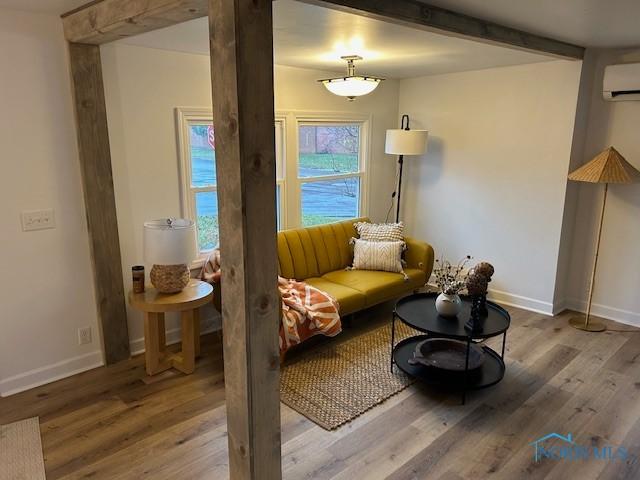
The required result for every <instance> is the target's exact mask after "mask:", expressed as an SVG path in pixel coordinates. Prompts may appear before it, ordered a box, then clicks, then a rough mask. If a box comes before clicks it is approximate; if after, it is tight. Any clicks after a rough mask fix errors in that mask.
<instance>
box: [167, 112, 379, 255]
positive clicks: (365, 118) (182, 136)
mask: <svg viewBox="0 0 640 480" xmlns="http://www.w3.org/2000/svg"><path fill="white" fill-rule="evenodd" d="M175 119H176V132H177V151H178V173H179V180H180V212H181V215H182V216H183V217H184V218H189V219H192V220H194V221H196V222H197V217H196V202H195V198H196V194H197V193H199V192H217V188H218V187H217V184H216V185H213V186H207V187H193V186H192V184H191V180H192V177H191V175H192V172H191V144H190V141H189V138H190V137H189V135H190V132H189V128H190V127H191V126H192V125H209V124H212V125H213V113H212V110H211V109H210V108H204V107H202V108H199V107H176V108H175ZM371 123H372V116H371V115H367V114H357V113H350V112H311V111H299V110H287V111H276V114H275V118H274V125H275V124H280V125H281V135H280V139H279V140H278V138H276V144H278V143H279V145H280V151H281V155H280V159H278V158H276V162H278V161H279V160H281V165H280V172H281V177H278V173H279V170H278V169H277V170H276V186H277V187H278V186H279V187H280V205H279V209H280V211H279V218H280V225H279V228H280V229H281V230H285V229H289V228H297V227H300V226H302V185H303V184H305V183H311V182H319V181H326V180H336V179H342V178H354V177H357V178H359V179H360V190H359V198H358V210H359V215H360V216H361V217H366V216H368V214H369V211H368V208H369V162H370V158H369V157H370V151H371V148H370V147H371V135H370V131H371ZM340 124H358V125H359V126H360V145H359V152H358V153H359V155H358V157H359V158H358V172H354V173H344V174H336V175H324V176H318V177H299V176H298V166H299V160H300V159H299V150H298V148H299V133H300V126H303V125H340ZM214 129H215V126H214ZM274 131H275V130H274ZM275 133H276V135H277V131H275ZM216 181H217V175H216ZM210 252H211V250H201V251H200V252H199V259H198V260H197V261H196V262H194V265H193V266H194V267H197V266H202V263H203V262H204V259H205V258H206V257H207V255H208V254H209V253H210Z"/></svg>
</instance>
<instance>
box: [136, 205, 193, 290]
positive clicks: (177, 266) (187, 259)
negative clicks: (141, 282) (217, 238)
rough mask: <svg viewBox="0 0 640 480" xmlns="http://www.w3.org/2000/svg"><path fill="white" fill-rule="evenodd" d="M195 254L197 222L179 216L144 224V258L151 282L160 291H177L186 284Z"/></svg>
mask: <svg viewBox="0 0 640 480" xmlns="http://www.w3.org/2000/svg"><path fill="white" fill-rule="evenodd" d="M197 256H198V249H197V246H196V225H195V223H194V222H192V221H191V220H185V219H182V218H163V219H160V220H152V221H149V222H145V223H144V260H145V262H146V263H147V264H151V265H153V267H152V268H151V274H150V277H151V284H152V285H153V286H154V287H155V288H156V290H157V291H158V292H160V293H177V292H180V291H182V289H184V287H186V286H187V284H188V283H189V279H190V278H191V272H190V270H189V264H190V263H191V262H192V261H193V260H194V259H195V258H196V257H197Z"/></svg>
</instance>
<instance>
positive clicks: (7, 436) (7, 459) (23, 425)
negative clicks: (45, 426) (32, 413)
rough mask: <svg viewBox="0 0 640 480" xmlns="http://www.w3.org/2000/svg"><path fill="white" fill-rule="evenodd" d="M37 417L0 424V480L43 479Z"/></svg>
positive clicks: (42, 460) (42, 461)
mask: <svg viewBox="0 0 640 480" xmlns="http://www.w3.org/2000/svg"><path fill="white" fill-rule="evenodd" d="M45 478H46V477H45V474H44V457H43V455H42V441H41V440H40V422H39V421H38V417H33V418H28V419H27V420H22V421H20V422H16V423H10V424H9V425H0V480H45Z"/></svg>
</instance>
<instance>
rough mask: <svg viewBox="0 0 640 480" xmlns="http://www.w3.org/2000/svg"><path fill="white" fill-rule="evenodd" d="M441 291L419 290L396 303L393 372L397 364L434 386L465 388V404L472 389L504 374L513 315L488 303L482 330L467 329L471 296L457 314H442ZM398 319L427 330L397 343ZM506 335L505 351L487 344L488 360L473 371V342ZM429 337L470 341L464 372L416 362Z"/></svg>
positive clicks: (392, 358) (498, 379)
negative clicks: (418, 349) (438, 299)
mask: <svg viewBox="0 0 640 480" xmlns="http://www.w3.org/2000/svg"><path fill="white" fill-rule="evenodd" d="M437 296H438V294H437V293H418V294H415V295H409V296H407V297H404V298H402V299H400V300H398V302H397V303H396V307H395V309H394V311H393V320H392V323H391V371H392V372H393V364H394V363H395V364H396V366H397V367H398V368H400V370H402V371H403V372H405V373H406V374H408V375H411V376H412V377H415V378H417V379H418V380H421V381H422V382H425V383H427V384H430V385H434V386H437V387H440V388H446V389H450V390H458V391H462V403H463V404H464V403H465V400H466V393H467V391H468V390H477V389H480V388H486V387H490V386H491V385H495V384H496V383H498V382H499V381H500V380H502V378H503V377H504V371H505V365H504V347H505V343H506V339H507V330H508V329H509V325H510V324H511V317H510V316H509V312H507V311H506V310H505V309H504V308H502V307H501V306H499V305H497V304H495V303H493V302H489V301H488V302H487V310H488V314H487V315H486V316H485V317H484V323H483V327H482V329H480V330H479V331H476V332H473V333H472V332H470V331H469V330H466V329H465V328H464V324H465V322H466V321H467V320H468V319H469V316H470V312H471V301H470V299H468V298H466V297H464V296H462V309H461V311H460V313H459V314H458V316H457V317H454V318H448V317H441V316H440V315H438V312H437V311H436V305H435V302H436V297H437ZM396 318H398V319H400V320H401V321H402V322H403V323H405V324H407V325H408V326H410V327H412V328H414V329H416V330H418V331H420V332H424V335H415V336H412V337H408V338H405V339H404V340H402V341H400V342H398V344H397V345H395V327H396ZM498 335H502V353H501V354H500V355H498V353H497V352H496V351H494V350H493V349H491V348H489V347H487V346H483V347H482V350H483V351H484V353H485V359H484V362H483V363H482V365H481V366H480V367H478V368H475V369H473V370H470V369H469V368H468V365H469V363H468V362H469V351H470V348H471V344H472V343H476V342H478V341H483V340H486V339H487V338H491V337H496V336H498ZM428 338H449V339H455V340H462V341H464V342H466V344H467V348H466V366H465V369H464V370H463V371H461V372H453V371H451V370H444V369H440V368H437V367H433V366H426V365H422V364H413V363H410V362H409V360H412V359H413V358H414V352H415V349H416V346H417V345H418V344H419V343H420V342H422V341H424V340H426V339H428Z"/></svg>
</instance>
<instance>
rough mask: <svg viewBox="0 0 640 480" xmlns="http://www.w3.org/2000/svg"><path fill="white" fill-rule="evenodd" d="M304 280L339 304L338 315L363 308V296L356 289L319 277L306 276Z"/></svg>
mask: <svg viewBox="0 0 640 480" xmlns="http://www.w3.org/2000/svg"><path fill="white" fill-rule="evenodd" d="M305 282H306V283H308V284H309V285H311V286H312V287H316V288H317V289H319V290H322V291H323V292H326V293H328V294H329V295H330V296H332V297H333V298H335V299H336V300H337V301H338V303H339V304H340V310H339V313H340V315H349V314H350V313H353V312H357V311H358V310H362V309H363V308H364V304H365V296H364V294H363V293H362V292H359V291H358V290H354V289H353V288H349V287H346V286H344V285H340V284H338V283H334V282H331V281H329V280H327V279H326V278H320V277H313V278H307V279H306V280H305Z"/></svg>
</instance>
